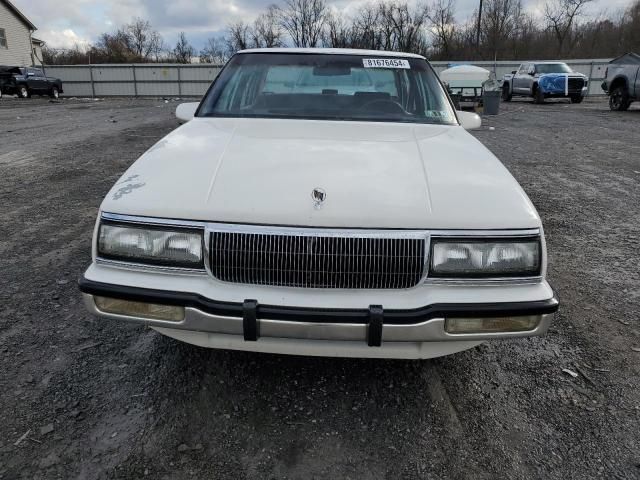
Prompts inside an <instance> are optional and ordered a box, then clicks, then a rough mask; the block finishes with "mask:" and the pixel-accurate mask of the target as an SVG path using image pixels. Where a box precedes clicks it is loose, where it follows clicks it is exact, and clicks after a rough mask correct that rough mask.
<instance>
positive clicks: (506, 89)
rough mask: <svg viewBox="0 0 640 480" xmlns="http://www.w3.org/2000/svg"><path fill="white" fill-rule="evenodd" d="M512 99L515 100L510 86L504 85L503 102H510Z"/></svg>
mask: <svg viewBox="0 0 640 480" xmlns="http://www.w3.org/2000/svg"><path fill="white" fill-rule="evenodd" d="M512 98H513V94H512V93H511V89H510V88H509V85H503V86H502V101H503V102H510V101H511V99H512Z"/></svg>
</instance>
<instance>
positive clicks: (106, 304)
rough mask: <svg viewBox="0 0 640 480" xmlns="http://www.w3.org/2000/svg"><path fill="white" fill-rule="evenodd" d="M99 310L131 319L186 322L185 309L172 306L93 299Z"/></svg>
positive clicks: (100, 298)
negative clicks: (141, 318)
mask: <svg viewBox="0 0 640 480" xmlns="http://www.w3.org/2000/svg"><path fill="white" fill-rule="evenodd" d="M93 300H94V302H95V303H96V307H98V310H100V311H101V312H104V313H113V314H116V315H127V316H129V317H143V318H150V319H153V320H168V321H171V322H180V321H182V320H184V307H176V306H172V305H158V304H156V303H144V302H130V301H129V300H120V299H117V298H108V297H97V296H96V297H93Z"/></svg>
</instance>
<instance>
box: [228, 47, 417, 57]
mask: <svg viewBox="0 0 640 480" xmlns="http://www.w3.org/2000/svg"><path fill="white" fill-rule="evenodd" d="M238 53H307V54H316V55H371V56H372V57H373V56H375V57H404V58H420V59H423V60H426V59H425V57H423V56H422V55H418V54H416V53H406V52H387V51H383V50H361V49H358V48H249V49H247V50H240V51H239V52H238Z"/></svg>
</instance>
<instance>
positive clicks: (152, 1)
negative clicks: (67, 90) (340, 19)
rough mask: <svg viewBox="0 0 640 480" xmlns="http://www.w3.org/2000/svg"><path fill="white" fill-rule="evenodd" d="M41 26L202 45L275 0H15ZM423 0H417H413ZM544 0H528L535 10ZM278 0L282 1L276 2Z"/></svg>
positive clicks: (344, 5) (91, 36) (85, 38)
mask: <svg viewBox="0 0 640 480" xmlns="http://www.w3.org/2000/svg"><path fill="white" fill-rule="evenodd" d="M11 1H12V3H13V4H14V5H16V6H17V7H18V8H19V9H20V10H21V11H22V13H24V14H25V15H26V16H27V17H28V18H29V19H30V20H31V21H32V22H33V23H34V24H35V25H36V26H37V27H38V31H37V32H36V33H35V36H36V37H37V38H40V39H42V40H45V41H46V42H47V43H48V45H49V46H51V47H56V48H57V47H71V46H73V45H74V44H76V43H79V44H87V43H89V42H92V41H94V40H95V39H96V37H97V36H98V35H99V34H100V33H102V32H106V31H112V30H114V29H115V28H117V27H119V26H120V25H123V24H126V23H128V22H130V21H131V20H132V19H133V18H134V17H141V18H144V19H148V20H149V21H150V22H151V23H152V25H153V26H154V28H155V29H157V30H159V31H160V33H161V34H162V36H163V37H164V39H165V41H166V42H167V43H169V44H171V45H173V44H174V43H175V41H176V38H177V36H178V34H179V33H180V32H181V31H184V32H186V34H187V38H188V39H189V41H190V42H191V43H192V44H193V45H194V46H195V47H196V48H197V49H200V48H201V47H202V46H203V44H204V42H205V40H206V38H208V37H210V36H217V35H219V34H221V33H223V32H224V30H225V26H226V25H227V24H229V23H230V22H233V21H237V20H251V19H253V18H254V17H255V16H256V15H257V14H258V13H260V11H262V10H263V9H264V8H265V7H266V6H267V5H269V4H270V3H274V2H273V1H264V0H262V1H261V0H102V1H101V0H62V1H52V0H11ZM327 1H328V3H329V5H330V6H331V8H333V9H337V10H339V11H341V12H344V14H346V15H348V14H349V11H352V10H354V9H356V8H357V7H358V6H359V5H361V4H366V3H368V1H367V0H352V1H349V0H327ZM411 1H417V0H411ZM543 1H544V0H523V4H524V5H525V8H526V9H528V10H530V11H532V12H533V13H534V14H536V13H537V12H539V5H540V4H541V3H542V2H543ZM630 1H631V0H594V2H593V3H592V4H591V5H590V7H589V12H590V13H591V14H594V15H595V14H597V13H599V12H601V11H603V10H606V11H607V12H610V13H613V12H615V11H617V10H620V9H622V8H624V7H625V5H626V4H628V3H630ZM275 3H278V2H275ZM477 4H478V0H456V16H457V17H458V20H465V19H466V18H468V17H469V15H471V13H472V12H473V10H474V9H475V8H476V7H477Z"/></svg>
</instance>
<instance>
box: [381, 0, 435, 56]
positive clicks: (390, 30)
mask: <svg viewBox="0 0 640 480" xmlns="http://www.w3.org/2000/svg"><path fill="white" fill-rule="evenodd" d="M378 8H379V10H380V18H381V20H382V30H383V31H382V34H383V41H384V45H383V47H384V48H385V49H386V50H399V51H401V52H424V51H425V50H426V48H427V42H426V38H425V32H424V27H425V25H426V21H427V15H428V13H429V12H428V7H427V5H420V4H418V5H416V6H415V7H414V8H413V9H412V8H411V7H409V4H408V3H407V2H406V1H397V2H391V3H385V2H381V3H380V4H379V7H378Z"/></svg>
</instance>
